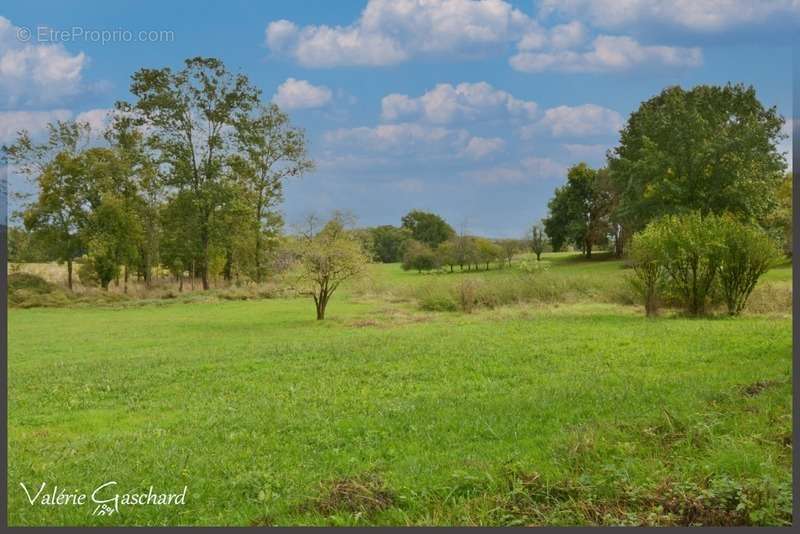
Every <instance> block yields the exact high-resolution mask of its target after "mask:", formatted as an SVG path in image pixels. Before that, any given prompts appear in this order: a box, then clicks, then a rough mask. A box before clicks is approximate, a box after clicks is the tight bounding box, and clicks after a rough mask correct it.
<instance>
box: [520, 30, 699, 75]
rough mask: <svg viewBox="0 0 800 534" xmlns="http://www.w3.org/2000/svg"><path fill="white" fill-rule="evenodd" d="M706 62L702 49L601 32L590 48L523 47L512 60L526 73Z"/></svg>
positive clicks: (681, 65) (667, 65)
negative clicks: (536, 49)
mask: <svg viewBox="0 0 800 534" xmlns="http://www.w3.org/2000/svg"><path fill="white" fill-rule="evenodd" d="M702 61H703V59H702V52H701V51H700V49H699V48H684V47H675V46H644V45H641V44H639V43H638V42H637V41H635V40H634V39H632V38H631V37H626V36H611V35H600V36H598V37H596V38H595V39H594V40H593V41H592V44H591V47H590V48H589V49H588V50H582V51H574V50H546V51H541V52H533V51H527V50H522V51H520V52H519V53H517V54H516V55H514V56H512V57H511V59H510V60H509V63H510V64H511V66H512V67H513V68H514V69H516V70H518V71H522V72H544V71H548V70H554V71H560V72H614V71H624V70H628V69H631V68H633V67H637V66H643V65H645V66H664V67H697V66H699V65H701V64H702Z"/></svg>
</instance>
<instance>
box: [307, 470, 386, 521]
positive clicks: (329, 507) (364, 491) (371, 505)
mask: <svg viewBox="0 0 800 534" xmlns="http://www.w3.org/2000/svg"><path fill="white" fill-rule="evenodd" d="M320 486H321V491H320V496H319V497H318V498H316V499H315V500H313V501H312V502H310V503H308V505H306V506H305V507H304V508H306V509H311V510H314V511H317V512H319V513H321V514H323V515H331V514H334V513H336V512H341V511H346V512H352V513H356V512H358V513H362V514H364V515H368V516H369V515H372V514H375V513H377V512H380V511H382V510H386V509H387V508H389V507H391V506H392V505H393V504H394V502H395V495H394V493H393V492H392V491H391V490H389V488H388V487H387V486H386V484H385V482H384V481H383V479H381V478H380V477H379V476H378V475H375V474H372V473H369V474H365V475H360V476H357V477H352V478H340V479H336V480H332V481H329V482H323V483H321V484H320Z"/></svg>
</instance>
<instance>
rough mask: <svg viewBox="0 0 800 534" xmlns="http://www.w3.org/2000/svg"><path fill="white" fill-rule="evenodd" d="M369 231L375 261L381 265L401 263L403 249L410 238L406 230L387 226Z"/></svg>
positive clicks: (409, 233) (409, 232)
mask: <svg viewBox="0 0 800 534" xmlns="http://www.w3.org/2000/svg"><path fill="white" fill-rule="evenodd" d="M369 231H370V234H371V237H372V250H373V253H374V255H375V259H376V260H378V261H380V262H383V263H395V262H399V261H402V259H403V248H404V246H405V244H406V242H408V240H409V239H411V236H412V234H411V231H410V230H409V229H408V228H398V227H396V226H392V225H388V224H387V225H383V226H377V227H375V228H370V230H369Z"/></svg>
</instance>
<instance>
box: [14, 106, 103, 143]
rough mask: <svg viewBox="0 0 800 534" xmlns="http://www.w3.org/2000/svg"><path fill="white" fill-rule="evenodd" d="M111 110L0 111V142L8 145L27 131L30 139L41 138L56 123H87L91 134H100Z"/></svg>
mask: <svg viewBox="0 0 800 534" xmlns="http://www.w3.org/2000/svg"><path fill="white" fill-rule="evenodd" d="M113 111H114V110H112V109H90V110H87V111H84V112H81V113H78V114H77V115H75V114H74V113H73V112H72V111H70V110H68V109H52V110H44V111H0V142H1V143H10V142H13V141H14V140H15V139H16V137H17V132H19V131H21V130H27V131H28V133H29V134H30V135H31V137H34V138H37V137H42V136H43V135H44V134H46V133H47V125H48V124H49V123H54V122H56V121H66V120H75V121H79V122H88V123H89V126H90V127H91V129H92V134H93V135H95V136H97V135H99V134H102V132H103V130H104V129H105V127H106V125H107V124H108V119H109V116H110V114H111V113H113Z"/></svg>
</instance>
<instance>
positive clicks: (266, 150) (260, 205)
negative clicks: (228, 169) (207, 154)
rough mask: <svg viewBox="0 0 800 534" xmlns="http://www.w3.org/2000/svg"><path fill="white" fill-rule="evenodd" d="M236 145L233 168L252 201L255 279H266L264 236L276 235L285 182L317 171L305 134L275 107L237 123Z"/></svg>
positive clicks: (269, 106) (245, 117)
mask: <svg viewBox="0 0 800 534" xmlns="http://www.w3.org/2000/svg"><path fill="white" fill-rule="evenodd" d="M236 142H237V147H238V148H239V150H240V151H241V154H237V155H234V156H233V158H232V164H233V167H234V169H235V172H236V173H237V175H238V177H239V179H240V180H241V183H242V184H243V185H244V187H245V189H246V190H247V192H248V193H249V194H250V199H251V204H252V206H251V212H252V215H251V217H252V224H253V228H254V236H255V237H254V251H253V257H254V259H255V279H256V282H261V281H263V278H264V258H263V255H264V241H265V234H266V235H269V234H273V233H274V226H273V225H274V224H275V222H276V221H278V220H280V218H278V217H276V216H275V215H276V214H275V207H276V206H277V204H278V203H279V202H280V201H281V200H282V198H283V182H284V181H285V180H286V179H287V178H289V177H294V176H300V175H302V174H303V173H305V172H308V171H311V170H313V168H314V163H313V162H312V161H311V160H309V159H308V158H307V156H306V139H305V134H304V133H303V131H302V130H300V129H298V128H295V127H293V126H291V124H290V123H289V116H288V115H287V114H286V113H284V112H282V111H281V110H280V109H279V108H278V106H276V105H275V104H270V105H268V106H262V107H260V108H259V109H258V112H257V113H256V114H255V115H254V116H252V117H251V116H243V117H241V118H239V120H237V122H236Z"/></svg>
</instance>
